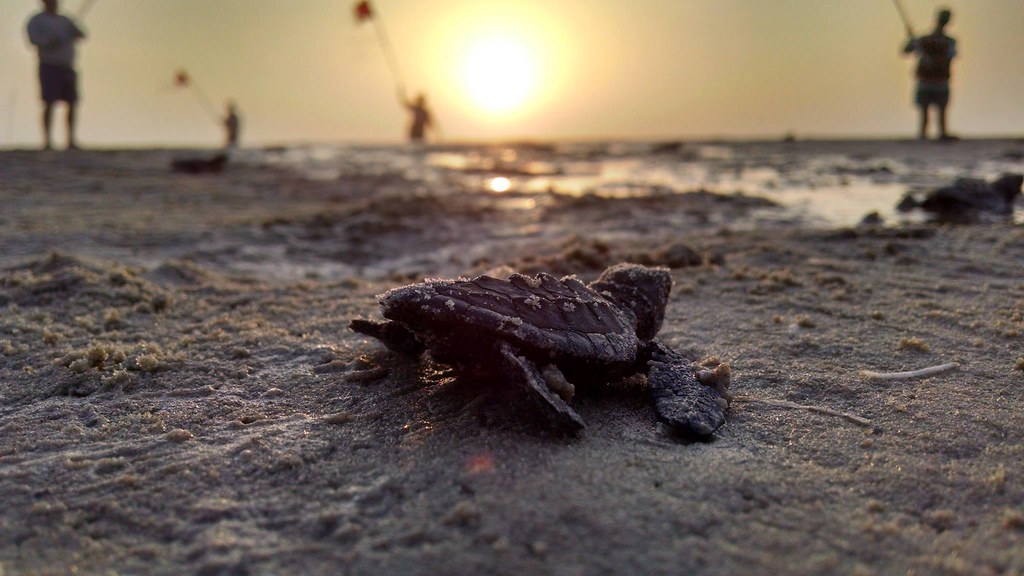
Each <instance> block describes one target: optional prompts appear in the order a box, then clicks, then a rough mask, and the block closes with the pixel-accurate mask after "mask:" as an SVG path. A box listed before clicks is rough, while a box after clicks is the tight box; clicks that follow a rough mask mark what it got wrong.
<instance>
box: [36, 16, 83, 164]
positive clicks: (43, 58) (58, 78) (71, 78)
mask: <svg viewBox="0 0 1024 576" xmlns="http://www.w3.org/2000/svg"><path fill="white" fill-rule="evenodd" d="M42 1H43V11H42V12H40V13H38V14H36V15H35V16H33V17H32V18H31V19H30V20H29V21H28V25H27V30H28V39H29V42H31V43H32V45H33V46H35V47H36V49H37V51H38V52H39V87H40V89H41V92H42V100H43V142H44V148H45V149H47V150H49V149H50V148H52V142H51V139H50V132H51V127H52V125H53V107H54V105H55V104H56V103H57V102H64V103H65V104H66V105H67V131H68V148H72V149H73V148H78V143H77V142H76V140H75V108H76V107H77V105H78V74H77V72H75V44H76V43H77V42H78V41H79V40H81V39H83V38H85V33H84V32H82V30H81V29H80V28H79V27H78V25H76V24H75V22H74V21H73V20H71V19H70V18H68V17H67V16H63V15H61V14H58V13H57V0H42Z"/></svg>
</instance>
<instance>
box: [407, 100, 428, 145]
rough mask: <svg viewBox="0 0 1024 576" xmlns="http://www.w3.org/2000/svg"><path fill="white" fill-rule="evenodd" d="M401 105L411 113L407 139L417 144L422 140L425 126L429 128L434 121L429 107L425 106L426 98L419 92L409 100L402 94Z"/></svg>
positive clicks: (425, 130) (425, 129) (424, 134)
mask: <svg viewBox="0 0 1024 576" xmlns="http://www.w3.org/2000/svg"><path fill="white" fill-rule="evenodd" d="M402 105H404V106H405V107H406V109H407V110H409V113H410V114H411V118H410V120H409V141H410V142H412V143H414V144H419V143H421V142H423V138H424V136H426V132H427V128H430V127H431V126H432V125H433V123H434V121H433V118H431V116H430V109H429V108H427V98H426V96H424V95H423V94H419V95H417V96H416V100H413V101H412V102H410V101H408V100H406V98H405V96H404V95H403V96H402Z"/></svg>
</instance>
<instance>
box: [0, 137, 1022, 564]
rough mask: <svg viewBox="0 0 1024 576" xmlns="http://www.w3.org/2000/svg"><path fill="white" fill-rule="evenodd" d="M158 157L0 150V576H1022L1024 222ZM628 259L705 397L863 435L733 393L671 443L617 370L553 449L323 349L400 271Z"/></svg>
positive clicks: (369, 349)
mask: <svg viewBox="0 0 1024 576" xmlns="http://www.w3.org/2000/svg"><path fill="white" fill-rule="evenodd" d="M850 146H851V147H853V148H855V149H857V150H862V149H867V150H870V151H871V152H872V153H873V154H878V155H880V156H883V157H891V158H896V159H901V160H905V161H907V162H913V161H916V160H915V159H914V158H916V157H917V156H921V157H926V158H928V161H930V162H935V163H937V164H940V165H941V164H942V162H943V160H942V157H941V155H955V156H957V161H958V162H964V161H965V160H964V158H965V157H969V158H971V159H972V160H974V161H976V162H984V161H985V157H984V155H985V154H990V153H991V152H992V150H993V147H991V146H989V147H986V146H980V145H973V144H972V143H970V142H964V143H959V144H956V145H954V146H949V147H931V148H922V147H918V146H913V145H908V144H905V143H900V144H894V143H851V144H850ZM835 147H840V148H841V147H842V146H841V145H839V144H830V145H827V146H826V145H822V148H821V151H820V153H821V154H823V155H824V154H832V153H835ZM997 149H998V147H997ZM908 151H910V152H908ZM933 151H934V152H933ZM932 154H934V157H933V156H932ZM914 155H916V156H914ZM971 155H973V157H972V156H971ZM172 156H173V153H172V152H170V151H86V152H81V153H75V154H59V153H53V154H41V153H35V152H2V153H0V174H3V177H2V178H0V205H2V206H3V210H2V211H0V309H2V312H3V313H2V315H0V494H2V495H3V498H2V505H0V568H2V569H0V573H3V574H72V573H77V574H111V573H117V574H189V573H193V574H204V575H205V574H211V575H212V574H288V573H291V574H325V575H326V574H332V575H333V574H525V573H536V574H624V573H637V574H640V573H644V574H666V575H668V574H684V573H685V574H741V573H742V574H768V573H782V574H858V575H869V574H897V573H899V574H1022V573H1024V504H1022V502H1024V345H1022V332H1024V280H1022V272H1021V270H1022V269H1024V268H1022V266H1024V227H1022V226H1021V225H1014V224H1012V223H995V224H986V225H975V226H941V225H933V224H927V223H921V224H908V225H903V226H898V227H892V228H870V229H851V228H843V229H829V228H814V227H809V226H804V225H800V223H799V222H797V223H795V224H794V223H792V222H790V223H778V222H776V224H774V225H771V226H760V227H759V226H754V227H750V226H747V225H746V224H749V222H751V221H756V219H757V217H756V216H755V213H756V212H757V211H762V210H766V209H767V210H771V209H772V208H771V206H770V203H767V202H766V201H764V200H762V199H758V198H754V197H750V196H745V195H733V194H709V193H702V194H690V195H663V196H654V197H648V198H638V199H602V198H595V197H583V198H577V197H563V196H558V195H550V196H544V197H543V198H537V197H530V198H516V197H494V196H486V195H479V194H476V195H474V194H460V193H450V194H443V193H440V192H438V191H437V190H427V191H424V190H423V189H422V188H421V187H419V186H418V185H417V184H415V183H410V182H406V181H404V180H403V179H402V177H401V176H398V175H390V176H389V175H383V176H381V175H377V176H368V175H362V176H359V175H354V176H345V175H343V176H342V177H341V178H340V179H339V180H332V181H311V180H306V179H303V178H301V177H299V176H297V175H295V174H292V173H289V172H287V171H284V170H281V169H278V168H271V167H261V166H235V167H232V168H230V169H229V170H228V171H227V172H225V173H223V174H219V175H210V176H188V175H179V174H173V173H171V172H170V171H169V170H168V164H169V161H170V159H171V157H172ZM813 156H814V152H813V150H810V151H809V152H808V157H812V158H813ZM911 156H913V157H911ZM741 223H745V224H744V225H740V224H741ZM751 228H752V229H751ZM626 260H628V261H639V262H644V263H650V264H663V265H668V266H671V267H672V268H673V277H674V280H675V287H674V289H673V292H672V299H671V302H670V305H669V309H668V312H667V317H666V322H665V325H664V327H663V329H662V331H661V333H660V336H661V337H662V338H663V339H665V340H666V341H667V342H669V343H670V344H671V345H673V346H674V347H676V348H678V349H680V350H682V351H685V352H686V353H687V354H688V355H690V356H692V357H695V358H698V357H703V356H705V355H717V356H719V357H720V358H722V359H723V360H725V361H727V362H728V363H729V364H730V365H731V367H732V370H733V392H734V393H735V394H737V395H740V396H742V397H745V398H748V399H750V398H753V399H758V398H759V399H767V400H775V401H788V402H791V403H796V404H800V405H810V406H815V407H820V408H825V409H830V410H834V411H838V412H843V413H847V414H851V415H855V416H856V417H858V418H861V419H865V420H867V421H868V423H866V424H865V423H863V422H858V421H854V420H851V419H847V418H843V417H841V416H836V415H830V414H826V413H821V412H814V411H808V410H803V409H793V408H784V407H779V406H774V405H770V404H765V403H760V402H756V401H751V400H746V401H737V402H735V403H734V404H733V406H732V407H731V409H730V411H729V414H728V419H729V420H728V424H727V425H726V426H725V427H724V428H722V429H721V430H720V431H719V432H718V433H717V435H716V437H715V439H714V440H713V441H711V442H707V443H687V442H685V441H682V440H680V439H678V438H675V437H673V436H672V435H671V434H669V433H668V432H667V430H666V429H664V428H663V427H662V426H661V425H660V424H658V423H657V422H656V421H655V418H654V413H653V409H652V408H651V406H650V403H649V401H648V399H647V394H646V390H645V387H646V382H645V381H644V379H643V378H642V377H637V378H632V379H629V380H626V381H623V382H619V383H615V384H613V385H610V386H607V387H601V388H587V387H586V386H585V385H578V386H577V390H578V394H577V396H576V398H575V399H574V401H573V402H574V407H575V408H576V409H577V411H578V412H579V413H580V415H581V416H582V417H583V419H584V420H585V421H586V422H587V424H588V427H587V428H586V429H585V430H584V431H583V432H582V433H581V434H580V435H578V436H576V437H561V436H557V435H553V434H551V433H549V432H548V431H546V430H545V429H544V428H543V427H542V426H540V424H539V423H538V422H536V421H535V419H534V418H532V415H531V412H530V409H529V406H528V405H523V404H522V403H521V402H520V399H519V398H517V397H516V396H515V395H514V394H509V393H508V392H507V391H502V390H500V389H494V388H493V387H490V386H488V383H487V382H480V381H477V382H465V381H456V380H454V379H453V377H452V375H451V373H450V372H449V371H447V370H446V369H445V367H443V366H438V365H435V364H430V363H426V364H422V365H417V364H413V363H410V362H409V361H407V360H404V359H402V358H400V357H397V356H395V355H393V354H391V353H389V352H387V351H386V350H384V349H383V348H382V347H381V346H380V345H379V344H378V343H376V342H374V341H371V340H368V339H366V338H364V337H361V336H359V335H357V334H354V333H352V332H350V331H349V330H348V329H347V324H348V321H349V320H350V319H351V318H354V317H369V318H375V317H377V314H378V311H377V305H376V300H375V294H378V293H380V292H383V291H384V290H386V289H388V288H390V287H392V286H395V285H397V284H401V283H405V282H407V281H410V280H419V279H421V278H422V277H424V276H429V277H442V276H455V275H473V274H477V273H481V272H484V271H487V270H490V269H498V268H501V269H507V267H511V268H512V269H516V270H520V271H524V272H529V273H535V272H538V271H548V272H551V273H555V274H577V275H579V276H580V277H581V278H582V279H584V280H591V279H593V278H594V277H596V275H597V274H598V273H599V272H600V271H601V270H602V269H603V268H604V267H605V266H607V265H609V264H612V263H616V262H620V261H626ZM949 362H955V363H957V364H958V368H957V369H955V370H953V371H948V372H944V373H941V374H938V375H935V376H931V377H928V378H923V379H912V380H871V379H868V378H866V377H864V376H863V375H861V374H860V371H862V370H877V371H900V370H914V369H918V368H924V367H928V366H935V365H939V364H944V363H949Z"/></svg>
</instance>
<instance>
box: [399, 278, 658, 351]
mask: <svg viewBox="0 0 1024 576" xmlns="http://www.w3.org/2000/svg"><path fill="white" fill-rule="evenodd" d="M381 308H382V309H383V314H384V317H385V318H388V319H391V320H394V321H396V322H400V323H401V324H403V325H405V326H406V327H408V328H409V329H410V330H412V331H413V332H418V333H429V332H431V331H437V330H442V329H443V330H458V329H459V328H460V326H463V327H465V328H466V329H473V330H477V331H481V332H483V333H484V334H485V335H486V334H493V336H494V338H496V339H499V340H505V341H508V342H510V343H512V344H514V345H516V346H517V347H519V348H520V349H521V350H523V351H526V352H534V353H547V354H548V355H549V357H551V358H552V360H556V359H557V358H558V357H561V358H569V359H575V360H579V361H585V362H590V363H619V362H630V361H632V360H633V359H634V358H635V357H636V354H637V347H638V345H639V341H638V339H637V336H636V331H635V328H634V326H633V323H632V321H631V319H630V318H628V317H627V316H626V314H625V313H624V312H622V311H621V310H619V309H618V308H617V307H616V306H614V305H613V304H612V303H610V302H609V301H608V300H606V299H605V298H603V297H602V296H601V295H600V294H598V293H596V292H594V291H593V290H591V289H589V288H587V286H586V285H585V284H583V283H582V282H580V281H579V280H577V279H576V278H575V277H572V276H570V277H566V278H563V279H561V280H558V279H556V278H555V277H553V276H550V275H548V274H543V273H542V274H540V275H538V276H536V277H530V276H523V275H520V274H513V275H512V276H511V277H510V278H509V279H508V280H507V281H506V280H499V279H497V278H491V277H489V276H480V277H477V278H474V279H472V280H439V281H432V282H424V283H420V284H412V285H409V286H402V287H400V288H395V289H393V290H390V291H388V292H387V293H386V294H384V296H383V297H382V298H381Z"/></svg>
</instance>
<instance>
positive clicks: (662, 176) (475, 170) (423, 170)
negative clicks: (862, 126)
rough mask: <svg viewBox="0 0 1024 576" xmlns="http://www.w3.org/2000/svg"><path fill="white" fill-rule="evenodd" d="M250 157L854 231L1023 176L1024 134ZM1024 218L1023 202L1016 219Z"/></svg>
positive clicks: (314, 150)
mask: <svg viewBox="0 0 1024 576" xmlns="http://www.w3.org/2000/svg"><path fill="white" fill-rule="evenodd" d="M244 154H245V160H247V161H249V162H255V163H259V164H263V165H272V166H279V167H284V168H289V169H293V170H296V171H298V172H300V173H302V174H304V175H305V176H307V177H309V178H314V179H321V180H333V179H338V178H341V177H344V176H345V175H349V176H352V175H357V176H372V177H379V178H381V179H382V181H387V180H388V179H389V178H392V179H394V180H397V181H401V182H402V183H403V185H406V186H412V187H414V188H416V189H418V190H426V191H430V192H432V193H437V194H450V193H478V194H494V195H499V196H502V197H503V198H504V199H505V200H506V205H507V206H508V207H509V208H512V209H515V208H516V207H522V208H528V207H530V206H533V205H534V201H533V198H534V197H537V196H538V195H543V194H547V193H558V194H569V195H597V196H604V197H635V196H644V195H652V194H665V193H678V194H686V193H689V192H695V191H709V192H715V193H721V194H744V195H748V196H758V197H762V198H766V199H768V200H771V201H773V202H775V203H777V204H778V205H779V206H780V207H781V208H777V209H772V210H766V211H764V213H763V214H759V215H757V217H756V218H753V219H752V220H751V221H750V222H749V223H747V225H749V226H755V225H758V223H765V222H769V221H775V222H785V223H794V224H799V225H808V226H826V227H832V226H852V225H856V224H857V223H859V222H860V221H861V220H862V219H863V218H864V216H865V215H867V214H869V213H872V212H874V213H877V214H878V215H879V216H881V217H882V218H883V219H884V221H885V222H886V223H887V224H899V223H904V222H907V221H914V220H919V219H921V218H922V216H921V215H917V214H913V213H911V214H903V213H899V212H898V211H897V210H896V204H897V203H898V202H899V201H900V199H901V198H902V197H903V196H904V195H905V194H907V193H908V192H909V193H921V192H924V191H927V190H929V189H934V188H937V187H941V186H945V185H948V184H950V183H952V182H953V181H954V180H955V179H956V178H984V179H989V180H991V179H993V178H996V177H998V176H999V175H1001V174H1003V173H1007V172H1018V173H1022V172H1024V141H1020V140H969V141H960V142H952V143H936V142H918V141H900V140H875V141H871V140H845V141H844V140H835V141H824V140H814V141H762V142H756V141H753V142H729V141H718V142H716V141H701V142H684V141H670V142H642V141H620V142H582V143H581V142H555V143H550V142H544V143H535V142H518V143H505V144H458V145H456V144H452V145H431V146H426V147H414V146H343V145H308V146H288V147H279V148H270V149H264V150H248V151H245V152H244ZM1014 219H1015V220H1016V221H1017V222H1024V201H1019V202H1018V209H1017V212H1016V214H1015V215H1014Z"/></svg>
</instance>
